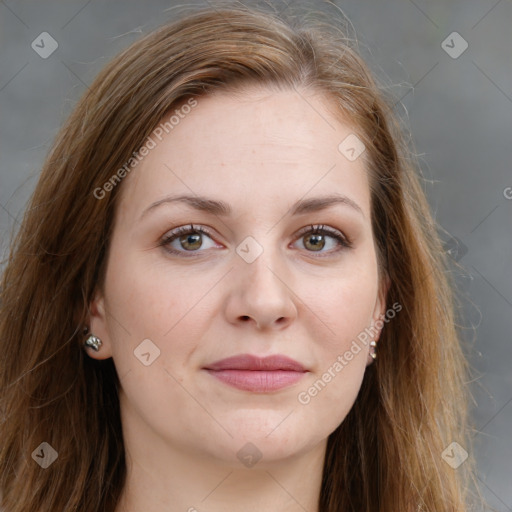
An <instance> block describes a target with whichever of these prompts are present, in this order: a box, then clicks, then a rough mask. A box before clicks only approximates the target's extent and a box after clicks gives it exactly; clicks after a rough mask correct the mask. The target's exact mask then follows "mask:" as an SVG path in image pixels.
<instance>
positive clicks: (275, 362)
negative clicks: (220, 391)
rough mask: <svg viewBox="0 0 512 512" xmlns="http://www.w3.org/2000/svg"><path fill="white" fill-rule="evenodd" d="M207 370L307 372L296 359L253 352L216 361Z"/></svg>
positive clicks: (206, 367)
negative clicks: (259, 354)
mask: <svg viewBox="0 0 512 512" xmlns="http://www.w3.org/2000/svg"><path fill="white" fill-rule="evenodd" d="M205 369H206V370H214V371H218V370H256V371H258V370H259V371H276V370H287V371H294V372H305V371H306V369H305V368H304V367H303V366H302V365H301V364H300V363H299V362H297V361H295V360H294V359H291V358H289V357H287V356H284V355H280V354H277V355H271V356H266V357H259V356H254V355H251V354H240V355H237V356H233V357H228V358H226V359H221V360H219V361H215V362H214V363H211V364H208V365H207V366H205Z"/></svg>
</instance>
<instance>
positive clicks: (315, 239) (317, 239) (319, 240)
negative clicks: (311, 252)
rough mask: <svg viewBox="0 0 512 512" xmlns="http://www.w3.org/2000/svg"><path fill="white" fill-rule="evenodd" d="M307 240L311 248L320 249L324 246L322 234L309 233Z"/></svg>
mask: <svg viewBox="0 0 512 512" xmlns="http://www.w3.org/2000/svg"><path fill="white" fill-rule="evenodd" d="M307 238H308V240H309V242H308V243H309V244H310V245H312V246H313V248H317V249H318V248H320V249H322V248H323V246H324V240H323V235H310V236H308V237H307Z"/></svg>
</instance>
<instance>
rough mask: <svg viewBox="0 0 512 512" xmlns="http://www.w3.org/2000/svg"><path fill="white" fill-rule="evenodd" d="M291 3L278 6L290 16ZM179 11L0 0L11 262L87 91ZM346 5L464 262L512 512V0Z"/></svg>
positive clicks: (1, 175)
mask: <svg viewBox="0 0 512 512" xmlns="http://www.w3.org/2000/svg"><path fill="white" fill-rule="evenodd" d="M210 3H211V4H212V5H220V4H219V2H213V1H211V2H210ZM246 3H248V4H250V3H251V2H250V1H249V0H247V2H246ZM252 3H254V2H252ZM293 3H294V2H292V1H289V2H288V4H290V5H289V7H288V6H287V4H285V3H284V2H282V1H279V2H275V4H274V5H275V6H276V10H277V11H283V10H286V9H293V5H291V4H293ZM180 4H181V2H171V1H169V2H165V1H163V0H150V1H146V2H136V1H134V0H130V1H124V2H123V3H121V2H106V1H104V0H89V1H87V0H72V1H67V2H57V1H48V0H47V1H36V0H32V1H14V0H10V1H8V0H5V1H1V0H0V70H1V72H0V155H1V159H0V233H1V246H0V251H1V254H2V256H3V257H5V256H6V250H7V247H8V242H9V238H10V234H11V233H12V232H13V230H14V229H16V227H17V225H18V223H19V220H20V218H21V215H22V211H23V208H24V206H25V204H26V202H27V200H28V198H29V196H30V194H31V192H32V190H33V188H34V186H35V183H36V180H37V177H38V173H39V170H40V168H41V165H42V163H43V160H44V157H45V155H46V153H47V151H48V149H49V147H50V144H51V143H52V141H53V139H54V137H55V135H56V133H57V131H58V129H59V126H60V125H61V123H62V122H63V121H64V119H65V118H66V117H67V115H68V114H69V113H70V111H71V109H72V108H73V106H74V104H75V103H76V101H77V99H78V98H79V97H80V96H81V94H82V93H83V92H84V91H85V90H86V88H87V84H89V83H91V82H92V80H93V78H94V76H95V75H96V74H97V73H98V72H99V70H100V69H101V68H102V67H103V66H104V65H105V64H106V63H107V62H108V61H109V60H110V59H111V57H113V56H114V55H115V54H116V53H118V52H119V51H120V50H121V49H123V48H125V47H126V46H128V45H129V44H130V43H132V42H133V41H135V40H136V39H137V38H139V37H141V36H142V35H143V34H146V33H147V32H149V31H150V30H152V29H153V28H156V27H157V26H159V25H160V24H161V23H163V22H165V21H166V20H170V19H172V17H173V12H174V11H173V9H172V8H173V7H174V6H176V5H180ZM194 4H195V5H201V2H200V1H199V0H198V1H197V2H194ZM316 4H317V5H318V7H320V5H321V4H322V2H316ZM336 5H338V6H339V7H340V8H341V9H342V10H343V12H344V13H345V14H346V15H347V16H348V18H349V19H350V20H351V22H352V23H353V27H354V29H355V33H356V35H357V37H358V39H359V41H360V44H361V51H362V53H363V56H364V57H365V58H366V59H367V61H368V62H369V64H370V66H371V67H372V68H373V70H374V71H375V72H376V73H377V75H378V76H379V77H381V78H383V79H384V80H386V83H387V85H388V87H389V91H390V92H391V93H392V94H394V95H395V96H396V98H397V101H398V100H401V103H397V106H396V108H397V111H398V112H399V114H400V115H401V117H402V118H403V119H404V120H405V122H406V123H407V124H408V126H409V127H410V129H411V132H412V136H413V142H414V144H415V147H416V151H417V153H418V157H419V162H420V165H421V168H422V171H423V174H424V177H425V178H426V180H427V181H426V183H425V188H426V191H427V194H428V198H429V201H430V204H431V206H432V208H433V211H434V214H435V216H436V219H437V221H438V222H439V224H440V225H441V226H442V227H443V228H444V229H445V230H446V232H444V233H443V235H442V236H443V239H444V240H445V241H446V248H447V250H449V251H450V254H451V255H452V256H453V259H454V260H455V261H458V262H459V264H461V265H462V267H463V268H462V269H455V268H454V272H455V273H456V278H457V282H458V283H459V288H460V291H461V293H462V295H463V297H464V299H463V304H464V315H465V320H464V326H465V330H464V336H465V339H466V341H467V345H466V349H467V351H468V354H469V357H470V360H471V364H472V366H473V369H474V371H473V379H472V383H471V387H472V388H471V389H472V392H473V394H474V397H475V407H474V410H473V414H472V417H473V426H474V432H475V433H474V441H475V453H470V456H471V457H474V458H475V459H476V460H477V467H478V478H479V480H480V482H481V486H482V490H483V492H484V495H485V497H486V499H487V500H488V502H489V504H490V505H491V506H492V507H494V508H495V509H496V510H498V511H512V485H511V484H512V439H511V438H512V436H511V431H512V429H511V423H512V375H511V361H512V348H511V347H512V345H511V343H510V332H511V321H510V318H511V316H512V286H511V281H512V272H511V271H510V267H511V265H510V263H511V261H512V250H511V246H512V243H511V240H512V237H511V224H512V223H511V220H512V215H511V213H512V199H511V198H512V189H508V188H507V187H512V172H511V163H512V158H511V156H510V154H511V147H512V144H511V143H512V2H511V1H510V0H459V1H450V2H447V1H445V2H441V1H431V2H427V1H426V0H414V1H413V0H403V1H398V0H393V1H388V2H385V3H384V2H382V1H378V0H372V1H359V2H358V1H356V0H352V1H341V0H338V1H337V2H336ZM330 9H331V10H333V12H334V11H335V10H334V9H333V7H330ZM45 31H46V32H49V33H50V34H51V35H52V37H53V38H55V40H56V41H57V42H58V48H57V50H56V51H55V52H54V53H53V54H52V55H50V56H49V57H48V58H47V59H43V58H41V57H40V56H39V55H38V54H37V53H36V52H35V51H34V50H33V49H32V48H31V43H32V42H33V41H34V40H36V38H38V36H39V35H40V34H41V33H42V32H45ZM454 31H455V32H458V33H459V34H460V35H461V36H462V38H464V40H465V41H467V44H468V48H467V50H466V51H464V52H463V53H462V54H461V55H460V56H458V57H457V58H452V57H451V56H450V55H449V54H448V53H447V52H446V51H445V50H444V49H443V46H444V47H446V45H449V46H453V49H452V50H451V51H452V52H453V51H457V50H459V49H461V48H462V46H461V45H460V43H461V41H460V40H456V39H453V36H450V34H452V32H454ZM448 36H450V37H448ZM447 38H448V39H447ZM446 39H447V42H446V43H444V45H442V43H443V41H444V40H446ZM452 39H453V41H452ZM507 196H508V197H507Z"/></svg>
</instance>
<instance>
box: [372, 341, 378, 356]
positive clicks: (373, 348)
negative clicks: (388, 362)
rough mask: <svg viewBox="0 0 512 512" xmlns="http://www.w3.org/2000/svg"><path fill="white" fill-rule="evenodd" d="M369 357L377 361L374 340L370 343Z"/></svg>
mask: <svg viewBox="0 0 512 512" xmlns="http://www.w3.org/2000/svg"><path fill="white" fill-rule="evenodd" d="M370 357H371V358H372V359H377V342H376V341H375V340H373V341H370Z"/></svg>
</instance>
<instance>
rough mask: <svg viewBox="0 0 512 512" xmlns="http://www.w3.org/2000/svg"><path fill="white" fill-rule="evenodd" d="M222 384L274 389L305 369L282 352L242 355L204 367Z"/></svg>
mask: <svg viewBox="0 0 512 512" xmlns="http://www.w3.org/2000/svg"><path fill="white" fill-rule="evenodd" d="M203 369H204V370H206V371H207V372H208V373H209V374H210V375H211V376H213V377H215V378H216V379H218V380H220V381H221V382H223V383H224V384H227V385H229V386H232V387H235V388H237V389H241V390H244V391H252V392H253V393H268V392H271V391H277V390H280V389H283V388H286V387H288V386H291V385H293V384H295V383H297V382H298V381H299V380H300V379H302V378H303V377H304V375H305V374H306V373H307V372H308V371H307V370H306V369H305V368H304V367H303V366H302V365H301V364H300V363H299V362H297V361H295V360H293V359H290V358H289V357H287V356H284V355H272V356H267V357H263V358H262V357H258V356H253V355H251V354H242V355H239V356H234V357H229V358H227V359H222V360H220V361H216V362H215V363H212V364H209V365H207V366H206V367H204V368H203Z"/></svg>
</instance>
